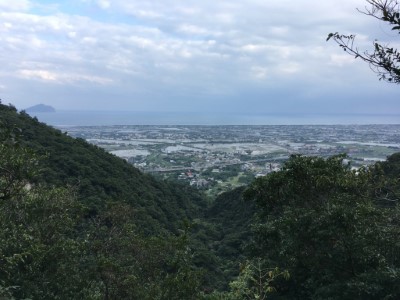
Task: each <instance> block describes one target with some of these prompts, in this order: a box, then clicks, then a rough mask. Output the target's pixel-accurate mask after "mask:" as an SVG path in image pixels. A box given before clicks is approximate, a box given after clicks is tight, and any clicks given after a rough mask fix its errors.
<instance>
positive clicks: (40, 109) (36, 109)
mask: <svg viewBox="0 0 400 300" xmlns="http://www.w3.org/2000/svg"><path fill="white" fill-rule="evenodd" d="M25 111H26V112H27V113H52V112H56V110H55V109H54V107H52V106H50V105H45V104H37V105H34V106H31V107H28V108H27V109H25Z"/></svg>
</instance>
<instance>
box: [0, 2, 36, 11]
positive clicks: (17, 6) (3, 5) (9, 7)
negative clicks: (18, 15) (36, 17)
mask: <svg viewBox="0 0 400 300" xmlns="http://www.w3.org/2000/svg"><path fill="white" fill-rule="evenodd" d="M31 7H32V4H31V1H28V0H13V1H10V0H0V11H2V12H4V11H27V10H29V9H30V8H31Z"/></svg>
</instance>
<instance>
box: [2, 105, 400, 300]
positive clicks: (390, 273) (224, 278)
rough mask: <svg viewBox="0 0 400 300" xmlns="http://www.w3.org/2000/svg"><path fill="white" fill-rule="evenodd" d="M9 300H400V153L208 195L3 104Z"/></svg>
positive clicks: (312, 160) (310, 168)
mask: <svg viewBox="0 0 400 300" xmlns="http://www.w3.org/2000/svg"><path fill="white" fill-rule="evenodd" d="M0 138H1V144H0V228H1V229H0V298H2V299H266V298H268V299H360V300H361V299H399V298H400V242H399V236H400V222H399V220H400V210H399V198H400V154H399V153H397V154H394V155H392V156H390V157H389V158H388V160H387V161H385V162H381V163H377V164H376V165H373V166H370V167H369V168H361V169H358V170H352V169H351V167H350V165H348V164H347V163H346V160H345V158H346V155H338V156H333V157H330V158H320V157H306V156H300V155H293V156H292V157H290V158H289V159H288V161H286V163H285V164H284V166H283V167H282V169H281V170H280V171H278V172H275V173H271V174H269V175H268V176H265V177H262V178H258V179H256V180H255V181H254V182H253V183H251V184H250V185H249V186H247V187H242V188H239V189H235V190H232V191H230V192H227V193H224V194H221V195H219V196H218V197H217V198H216V199H213V201H211V202H210V203H208V204H207V201H206V200H205V198H203V196H202V195H201V194H199V193H198V192H197V191H193V190H191V189H189V188H187V187H183V186H180V185H177V184H175V183H171V182H163V181H158V180H156V179H154V178H153V177H151V176H149V175H146V174H143V173H141V172H140V171H138V170H137V169H135V168H134V167H132V166H131V165H129V164H128V163H126V162H125V161H123V160H121V159H119V158H117V157H115V156H113V155H111V154H108V153H106V152H105V151H104V150H102V149H100V148H98V147H96V146H93V145H90V144H88V143H86V142H85V141H84V140H81V139H73V138H71V137H69V136H67V135H66V134H65V133H62V132H60V131H59V130H56V129H53V128H50V127H48V126H46V125H44V124H41V123H40V122H38V121H37V120H36V119H34V118H31V117H30V116H28V115H27V114H26V113H23V112H22V113H17V111H16V110H15V108H13V107H12V106H4V105H0Z"/></svg>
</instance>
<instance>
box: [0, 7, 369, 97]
mask: <svg viewBox="0 0 400 300" xmlns="http://www.w3.org/2000/svg"><path fill="white" fill-rule="evenodd" d="M7 2H9V1H7ZM13 3H14V6H13V8H8V9H6V8H5V9H3V10H1V13H0V43H1V44H2V49H0V63H1V64H2V72H1V74H0V77H1V78H3V79H4V78H8V77H10V78H22V79H23V80H32V82H40V83H41V84H44V83H49V84H52V86H54V83H57V85H58V86H60V89H61V87H69V86H72V88H73V87H74V86H75V85H79V84H80V83H83V84H85V83H86V84H87V83H91V84H92V85H93V86H96V85H98V86H108V87H109V88H110V89H118V91H119V92H120V93H121V95H124V97H125V99H130V98H131V95H132V91H133V90H135V91H136V87H137V86H141V88H142V91H143V98H146V99H147V98H148V99H150V98H151V97H153V96H154V95H155V94H157V95H158V96H159V97H165V98H166V99H168V101H171V102H172V101H173V100H172V99H173V98H174V97H173V96H171V95H176V94H179V95H180V96H181V97H188V98H190V97H191V91H194V90H196V91H199V90H201V93H200V92H197V95H210V94H212V95H217V94H218V95H219V96H221V95H230V96H232V95H235V93H237V94H238V95H240V94H241V93H243V91H249V90H251V89H252V88H253V86H252V84H253V83H254V84H255V85H256V86H257V88H259V87H260V86H261V85H262V84H263V83H270V82H272V81H273V82H274V84H276V86H275V88H276V89H279V87H280V86H282V89H283V90H285V89H286V85H285V80H289V79H290V80H292V79H293V78H297V84H298V85H299V86H302V83H303V82H313V81H314V82H315V86H318V83H319V82H322V81H323V80H328V79H327V78H328V76H327V74H328V73H329V72H331V73H332V74H331V73H329V78H335V80H336V78H339V79H340V78H341V77H343V76H341V75H338V74H340V73H338V72H339V71H340V70H341V71H342V72H343V71H344V68H336V67H341V66H342V67H343V66H346V68H348V69H349V68H350V65H351V62H353V61H354V60H353V59H352V58H351V57H350V56H346V55H345V54H342V53H341V52H340V49H339V48H338V47H336V45H332V43H326V42H325V39H326V36H327V34H328V33H329V32H335V31H342V30H344V29H346V30H349V31H350V32H352V31H354V32H355V33H358V37H357V40H358V41H359V42H360V43H361V45H362V46H364V45H367V44H368V43H369V44H368V45H370V40H371V38H370V34H369V32H368V31H367V30H366V29H369V28H372V27H371V25H370V24H371V23H373V22H374V20H370V21H368V17H366V16H363V15H361V14H359V13H357V12H356V10H355V8H356V7H363V6H364V0H326V1H320V2H315V1H310V0H299V1H296V2H295V3H294V2H293V1H289V0H281V1H265V0H248V1H245V2H243V1H242V2H240V1H234V2H232V1H227V0H221V1H211V0H203V1H197V0H186V1H175V0H154V1H148V0H135V1H126V0H113V1H108V0H71V2H70V1H65V2H60V3H58V5H57V6H54V7H52V9H51V10H46V11H45V12H46V13H42V14H37V13H36V12H35V11H37V10H40V7H38V6H37V4H35V5H34V7H35V11H33V10H30V8H32V7H33V4H32V3H30V2H29V1H23V0H20V1H13ZM3 7H5V1H2V0H0V9H1V8H3ZM43 9H44V8H43ZM79 9H80V10H79ZM71 10H72V11H73V14H72V13H69V11H71ZM327 70H330V71H327ZM335 72H336V73H335ZM354 72H356V73H355V74H354V76H352V77H353V78H360V81H362V80H363V79H364V78H365V77H366V76H367V75H366V74H365V72H364V73H361V72H360V73H357V72H359V69H358V68H357V69H356V70H354ZM333 73H334V74H333ZM372 76H373V75H372ZM319 77H321V78H323V79H320V78H319ZM354 80H356V79H354ZM91 84H88V86H91ZM123 84H125V85H123ZM303 85H304V84H303ZM133 86H135V88H133ZM218 91H219V92H218ZM263 92H265V91H264V90H263ZM92 93H93V94H96V93H97V91H96V90H95V89H93V90H92ZM259 93H260V94H261V92H259ZM221 97H222V96H221ZM149 101H150V100H149ZM154 101H155V100H154ZM166 101H167V100H166Z"/></svg>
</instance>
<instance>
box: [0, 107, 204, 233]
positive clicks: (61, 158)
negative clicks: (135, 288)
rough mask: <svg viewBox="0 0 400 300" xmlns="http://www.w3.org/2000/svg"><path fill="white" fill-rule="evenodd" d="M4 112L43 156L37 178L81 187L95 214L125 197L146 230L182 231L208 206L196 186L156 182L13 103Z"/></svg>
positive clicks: (29, 145) (3, 117)
mask: <svg viewBox="0 0 400 300" xmlns="http://www.w3.org/2000/svg"><path fill="white" fill-rule="evenodd" d="M0 116H1V119H0V120H1V123H2V125H3V126H4V127H6V128H8V129H9V130H10V131H13V132H14V134H18V140H19V142H20V143H21V145H23V146H25V147H27V148H29V149H30V150H32V151H33V152H35V153H36V154H37V155H38V156H40V158H41V159H40V168H41V169H42V171H41V172H40V174H39V175H38V176H37V177H36V178H34V180H35V182H37V183H39V182H42V183H46V184H47V185H53V186H71V187H74V188H76V190H77V193H78V194H77V196H78V198H79V199H80V200H81V201H83V202H84V204H85V205H86V206H88V207H89V208H90V210H91V211H90V213H92V214H96V211H97V210H99V209H101V208H102V207H104V206H105V205H106V203H107V202H108V201H111V200H112V201H120V202H125V203H127V204H130V205H132V206H133V207H134V208H135V211H136V213H135V215H136V217H135V218H136V222H137V223H138V224H141V225H142V226H141V229H142V230H143V231H144V232H146V233H152V232H153V233H154V232H155V231H159V230H161V229H164V228H166V229H168V230H169V231H171V232H174V233H177V231H178V229H179V228H180V226H181V225H182V224H181V223H182V221H183V220H185V219H192V218H193V217H194V216H195V215H196V214H197V213H198V212H199V209H200V208H203V209H204V206H205V201H204V200H203V198H202V197H201V196H200V195H199V194H198V193H196V192H195V191H194V190H191V189H189V188H187V187H186V186H183V185H182V186H181V185H176V184H172V183H169V184H165V183H163V182H162V181H157V180H155V179H154V178H153V177H151V176H149V175H146V174H143V173H142V172H140V171H139V170H137V169H136V168H133V167H132V166H131V165H129V164H128V163H127V162H126V161H124V160H122V159H119V158H117V157H115V156H113V155H111V154H109V153H107V152H106V151H104V150H103V149H102V148H99V147H96V146H93V145H90V144H88V143H86V142H85V141H84V140H82V139H72V138H70V137H69V136H67V135H66V134H64V133H62V132H61V131H60V130H57V129H54V128H51V127H49V126H47V125H45V124H42V123H40V122H38V121H37V119H35V118H32V117H30V116H29V115H28V114H26V113H23V112H22V113H17V112H16V110H15V109H14V108H13V107H9V106H5V105H1V106H0Z"/></svg>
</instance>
